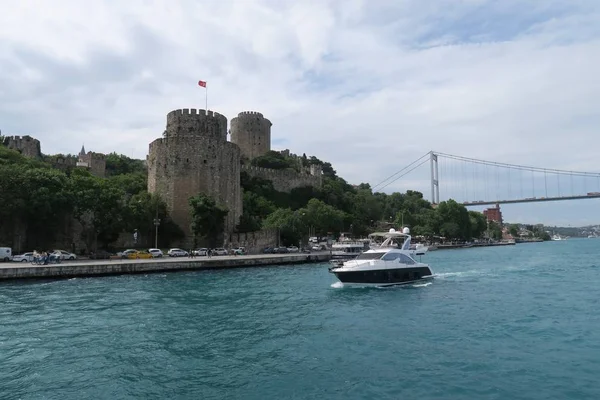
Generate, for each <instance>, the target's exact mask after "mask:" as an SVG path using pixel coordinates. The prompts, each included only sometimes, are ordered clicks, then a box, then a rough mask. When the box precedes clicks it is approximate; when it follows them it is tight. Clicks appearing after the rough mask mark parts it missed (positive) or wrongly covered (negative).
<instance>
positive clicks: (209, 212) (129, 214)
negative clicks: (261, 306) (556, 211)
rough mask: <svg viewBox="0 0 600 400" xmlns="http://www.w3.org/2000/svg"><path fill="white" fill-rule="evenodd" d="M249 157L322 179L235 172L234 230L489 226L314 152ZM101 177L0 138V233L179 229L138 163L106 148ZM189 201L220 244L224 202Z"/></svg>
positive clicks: (200, 235)
mask: <svg viewBox="0 0 600 400" xmlns="http://www.w3.org/2000/svg"><path fill="white" fill-rule="evenodd" d="M251 162H252V164H254V165H257V166H261V167H265V168H275V169H285V168H289V169H294V170H298V168H299V167H308V166H310V165H311V164H318V165H320V166H321V169H322V171H323V185H322V187H321V188H315V187H302V188H297V189H294V190H292V191H291V193H282V192H277V191H276V190H275V189H274V188H273V184H272V183H271V182H270V181H268V180H264V179H260V178H255V177H250V176H249V175H247V174H246V173H245V172H242V175H241V184H242V188H243V215H242V217H241V220H240V223H239V225H238V231H240V232H251V231H257V230H260V229H265V228H277V229H278V230H279V231H280V233H281V239H282V241H283V243H284V244H297V243H298V241H300V240H302V239H305V238H306V237H307V236H308V234H309V233H312V234H315V235H318V236H323V235H327V234H333V235H337V234H339V233H340V232H348V233H352V234H354V235H361V236H362V235H367V234H368V233H370V232H372V231H373V230H375V229H378V228H380V227H382V226H385V224H386V223H388V224H392V225H393V226H395V227H400V226H409V227H410V228H411V231H412V233H413V235H423V236H425V237H428V238H433V237H435V236H442V237H445V238H447V239H448V240H471V239H473V238H480V237H482V236H483V235H484V233H486V231H488V230H489V227H488V224H487V222H486V219H485V217H484V216H483V215H482V214H481V213H478V212H474V211H468V210H467V209H466V208H465V207H464V206H463V205H461V204H458V203H456V202H455V201H453V200H450V201H447V202H442V203H441V204H439V205H438V206H437V207H435V208H434V207H432V205H431V203H429V202H428V201H427V200H425V199H424V198H423V194H422V193H420V192H417V191H410V190H409V191H407V192H406V193H392V194H386V193H380V192H374V191H373V190H372V189H371V187H370V185H369V184H365V183H363V184H360V185H351V184H349V183H348V182H346V181H345V180H344V179H343V178H341V177H339V176H338V175H337V172H336V171H335V169H334V168H333V166H332V165H331V164H330V163H327V162H323V161H321V160H319V159H317V158H316V157H307V156H306V155H305V154H304V155H302V156H293V155H290V156H286V155H283V154H281V153H279V152H269V153H267V154H266V155H264V156H262V157H258V158H256V159H254V160H252V161H251ZM106 175H107V177H106V178H98V177H95V176H93V175H91V174H90V173H89V172H88V171H86V170H82V169H79V168H67V169H65V170H58V169H55V168H52V165H51V164H50V163H46V162H44V161H43V160H42V161H39V160H33V159H29V158H25V157H23V156H22V155H20V154H19V153H18V152H16V151H13V150H9V149H7V148H6V147H3V146H0V205H1V206H0V220H1V221H2V224H1V225H0V239H1V240H2V241H3V242H7V241H8V242H11V241H12V238H13V237H14V233H15V232H23V233H24V234H25V235H26V237H27V243H26V244H25V245H26V247H27V248H43V246H47V245H50V244H51V243H55V242H56V240H58V239H60V236H61V235H64V234H66V232H67V231H68V230H69V229H71V228H70V227H69V224H68V221H69V219H75V220H76V221H78V222H79V223H80V225H81V226H82V228H83V232H82V237H83V239H84V240H85V243H86V245H87V248H88V249H94V248H107V249H108V248H110V246H111V245H112V244H113V243H114V242H115V241H116V239H117V238H118V236H119V234H121V233H122V232H129V233H133V232H134V231H135V230H137V231H138V233H139V234H140V236H141V238H142V241H143V242H145V243H146V244H148V245H150V243H152V244H153V242H154V241H153V240H151V239H153V238H154V219H155V218H157V217H158V218H159V219H160V220H161V225H160V232H161V234H160V235H159V246H161V247H166V246H169V244H170V243H171V242H172V241H176V240H178V239H180V238H182V236H183V232H182V229H181V227H178V226H177V225H175V224H174V223H173V222H172V220H171V219H170V217H169V215H168V212H167V207H166V204H165V203H164V202H163V201H162V200H161V199H160V198H158V197H157V196H154V195H152V194H150V193H148V192H147V171H146V167H145V165H144V164H143V162H142V161H141V160H134V159H131V158H128V157H126V156H123V155H118V154H116V153H112V154H109V155H108V156H107V158H106ZM189 207H190V213H191V216H192V226H191V229H192V231H193V232H194V234H195V236H196V239H197V243H202V244H204V245H209V246H212V247H217V246H219V245H221V243H219V242H220V240H221V238H222V234H223V233H224V232H223V230H224V220H225V217H226V216H227V213H228V210H227V209H226V208H225V207H223V206H222V205H219V204H217V203H216V202H215V201H214V200H213V199H211V198H210V197H208V196H206V195H203V194H201V193H199V194H198V195H197V196H194V197H192V198H190V199H189ZM491 228H492V231H491V236H497V235H498V234H500V235H501V232H500V230H499V227H496V228H494V227H493V226H492V227H491ZM488 234H490V232H488Z"/></svg>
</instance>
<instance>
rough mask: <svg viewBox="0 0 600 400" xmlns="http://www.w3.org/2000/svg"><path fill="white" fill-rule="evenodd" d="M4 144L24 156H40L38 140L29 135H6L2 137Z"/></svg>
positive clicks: (39, 157)
mask: <svg viewBox="0 0 600 400" xmlns="http://www.w3.org/2000/svg"><path fill="white" fill-rule="evenodd" d="M3 145H4V146H6V147H8V148H9V149H12V150H16V151H18V152H19V153H21V154H23V155H24V156H25V157H30V158H38V159H41V158H42V150H41V145H40V141H39V140H37V139H34V138H32V137H31V136H29V135H25V136H7V137H5V138H4V143H3Z"/></svg>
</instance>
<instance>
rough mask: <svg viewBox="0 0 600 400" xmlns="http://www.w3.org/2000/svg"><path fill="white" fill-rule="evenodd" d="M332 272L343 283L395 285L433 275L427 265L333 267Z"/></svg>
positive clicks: (428, 277) (429, 277)
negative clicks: (361, 267)
mask: <svg viewBox="0 0 600 400" xmlns="http://www.w3.org/2000/svg"><path fill="white" fill-rule="evenodd" d="M331 273H333V274H334V275H335V276H336V277H337V278H338V279H339V280H340V282H342V283H343V284H350V285H376V286H395V285H404V284H407V283H412V282H417V281H420V280H424V279H431V278H432V277H433V272H431V269H430V268H429V267H427V266H415V267H409V268H394V269H389V268H388V269H371V270H358V271H348V270H346V271H344V270H337V268H332V269H331Z"/></svg>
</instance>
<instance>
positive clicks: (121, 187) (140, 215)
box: [0, 146, 182, 250]
mask: <svg viewBox="0 0 600 400" xmlns="http://www.w3.org/2000/svg"><path fill="white" fill-rule="evenodd" d="M106 161H107V178H99V177H96V176H93V175H91V174H90V173H89V172H88V171H86V170H84V169H80V168H67V169H66V170H58V169H55V168H53V167H52V165H51V164H50V163H46V162H44V161H41V160H34V159H30V158H26V157H23V156H22V155H20V154H19V153H18V152H16V151H13V150H9V149H8V148H6V147H4V146H0V221H2V224H0V240H2V242H3V243H11V242H13V240H14V235H15V233H16V232H19V233H22V234H23V236H24V237H25V238H26V242H25V243H24V246H25V248H27V249H33V248H39V249H41V248H46V247H48V246H51V245H52V244H54V243H56V242H57V241H58V240H60V239H61V237H65V236H67V235H68V234H69V230H71V229H73V227H72V224H70V220H71V219H74V220H76V221H78V222H79V223H80V224H81V227H82V232H81V237H82V239H83V241H84V242H85V243H86V247H87V249H88V250H92V249H96V248H110V246H111V244H112V243H114V242H115V241H116V240H117V238H118V237H119V234H121V233H122V232H130V233H131V234H133V232H134V231H136V230H137V231H138V233H139V235H140V237H141V238H144V239H146V242H147V243H151V242H152V241H151V240H148V239H150V238H152V237H153V232H154V224H153V221H154V218H155V217H156V216H158V217H159V218H161V219H162V221H163V222H162V223H161V231H162V232H163V235H162V237H163V238H164V239H163V240H162V241H160V242H161V243H162V244H168V242H169V241H170V240H171V239H177V238H180V237H181V236H182V231H181V229H180V228H179V227H177V226H176V225H175V224H174V223H173V222H172V221H171V220H170V218H169V216H168V213H167V208H166V205H165V203H164V202H163V201H162V200H161V199H159V198H158V197H156V196H153V195H151V194H149V193H148V192H147V191H146V188H147V175H146V171H145V167H144V166H143V163H142V162H141V161H139V160H132V159H129V158H127V157H125V156H121V155H117V154H114V153H113V154H110V155H108V156H107V160H106ZM160 238H161V237H160V236H159V239H160Z"/></svg>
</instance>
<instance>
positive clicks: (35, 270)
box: [0, 252, 331, 280]
mask: <svg viewBox="0 0 600 400" xmlns="http://www.w3.org/2000/svg"><path fill="white" fill-rule="evenodd" d="M330 257H331V256H330V253H329V252H315V253H311V254H305V253H288V254H258V255H245V256H214V257H211V258H207V257H195V258H188V257H173V258H171V257H164V258H154V259H149V260H86V261H64V262H62V263H60V264H49V265H32V264H30V263H14V262H13V263H2V264H0V280H11V279H61V278H73V277H86V276H102V275H122V274H147V273H153V272H174V271H193V270H207V269H210V270H216V269H228V268H245V267H262V266H268V265H287V264H301V263H308V262H324V261H327V260H329V259H330Z"/></svg>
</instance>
